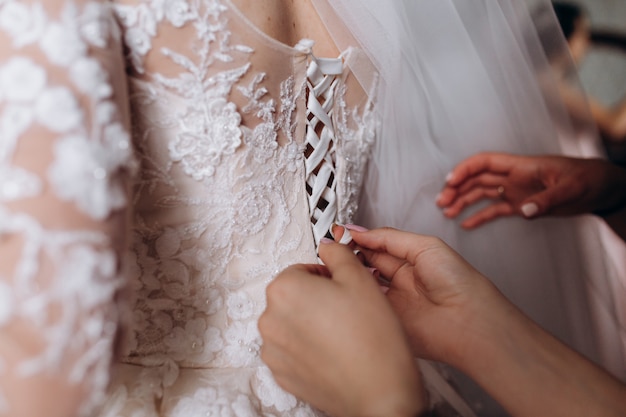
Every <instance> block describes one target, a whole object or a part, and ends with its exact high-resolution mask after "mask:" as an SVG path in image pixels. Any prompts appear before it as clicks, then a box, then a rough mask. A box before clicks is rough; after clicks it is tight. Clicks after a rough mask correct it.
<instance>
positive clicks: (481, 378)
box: [459, 305, 626, 417]
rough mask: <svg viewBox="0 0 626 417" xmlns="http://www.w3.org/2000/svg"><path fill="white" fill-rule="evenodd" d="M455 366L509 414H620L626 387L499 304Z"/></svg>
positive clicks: (625, 401) (624, 406) (625, 408)
mask: <svg viewBox="0 0 626 417" xmlns="http://www.w3.org/2000/svg"><path fill="white" fill-rule="evenodd" d="M483 321H484V323H483V324H482V325H481V327H480V329H481V330H479V334H478V335H477V339H478V340H482V342H479V343H476V344H475V345H474V346H473V348H472V351H470V352H468V353H467V355H466V356H465V357H466V358H467V360H465V361H464V363H462V364H459V367H460V368H461V369H462V370H464V371H465V372H466V373H467V374H468V375H470V376H471V377H472V378H473V379H475V380H476V381H477V382H478V383H479V384H480V385H481V386H482V387H483V388H484V389H486V390H487V391H488V392H489V393H490V394H491V395H492V396H493V397H494V398H495V399H496V400H497V401H499V402H500V403H501V404H502V406H503V407H505V408H506V409H507V410H508V411H509V412H510V413H511V414H512V415H513V416H518V417H524V416H533V417H534V416H540V415H549V416H551V417H558V416H564V417H565V416H567V417H576V416H581V417H582V416H586V417H587V416H604V417H609V416H623V415H624V413H626V389H625V387H624V386H623V385H622V384H621V383H620V382H619V381H617V380H616V379H614V378H613V377H611V376H610V375H609V374H608V373H605V372H604V371H603V370H601V369H600V368H598V367H596V366H595V365H594V364H593V363H591V362H590V361H588V360H587V359H585V358H583V357H582V356H580V355H579V354H577V353H576V352H574V351H572V350H571V349H569V348H568V347H566V346H565V345H564V344H562V343H561V342H559V341H558V340H557V339H555V338H554V337H552V336H551V335H549V334H548V333H547V332H545V331H543V330H542V329H541V328H540V327H539V326H537V325H535V324H534V323H533V322H532V321H531V320H529V319H528V318H527V317H525V316H524V315H523V314H522V313H521V312H519V311H518V310H517V309H515V308H514V307H513V306H512V305H511V306H504V307H503V308H502V309H501V313H500V314H497V315H494V314H493V311H492V312H491V313H490V315H489V316H485V317H484V318H483Z"/></svg>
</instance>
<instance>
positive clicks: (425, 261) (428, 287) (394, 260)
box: [348, 226, 507, 365]
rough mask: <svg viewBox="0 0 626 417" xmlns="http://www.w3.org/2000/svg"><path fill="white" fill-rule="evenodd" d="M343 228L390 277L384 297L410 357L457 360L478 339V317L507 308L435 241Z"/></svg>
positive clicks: (392, 232)
mask: <svg viewBox="0 0 626 417" xmlns="http://www.w3.org/2000/svg"><path fill="white" fill-rule="evenodd" d="M348 228H349V229H350V230H351V234H352V239H353V241H354V242H355V243H356V244H357V245H358V246H359V249H361V250H362V253H363V254H364V255H365V257H366V258H367V263H368V264H369V265H370V266H372V267H374V268H376V269H378V271H380V273H381V274H382V276H383V277H384V278H386V279H387V280H389V281H390V286H389V290H388V291H387V293H386V295H387V299H388V300H389V302H390V304H391V306H392V307H393V309H394V310H395V312H396V314H397V315H398V317H399V318H400V321H401V322H402V324H403V326H404V329H405V331H406V333H407V335H408V337H409V342H410V344H411V347H412V349H413V352H414V354H415V355H416V356H419V357H422V358H426V359H434V360H437V361H441V362H446V363H450V364H452V365H456V364H461V363H463V362H464V361H465V356H466V354H467V353H468V352H469V351H470V350H471V348H472V346H473V343H474V342H475V341H476V338H477V337H478V338H480V337H481V334H480V326H481V325H482V324H483V323H484V320H483V319H484V318H485V317H488V316H490V315H492V314H498V312H499V311H500V310H499V309H502V308H507V307H506V306H507V303H506V300H505V299H504V297H503V296H502V295H501V294H500V292H499V291H498V290H497V289H496V288H495V287H494V286H493V285H492V284H491V282H490V281H489V280H487V278H485V277H484V276H482V275H481V274H480V273H479V272H478V271H476V269H474V268H473V267H472V266H471V265H470V264H469V263H467V261H465V260H464V259H463V258H462V257H461V256H460V255H459V254H457V253H456V252H455V251H454V250H452V249H451V248H450V247H449V246H447V245H446V244H445V243H444V242H442V241H441V240H439V239H437V238H434V237H428V236H420V235H416V234H413V233H409V232H403V231H399V230H395V229H376V230H372V231H363V229H361V228H359V227H354V226H348Z"/></svg>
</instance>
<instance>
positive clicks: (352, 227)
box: [344, 224, 369, 232]
mask: <svg viewBox="0 0 626 417" xmlns="http://www.w3.org/2000/svg"><path fill="white" fill-rule="evenodd" d="M344 227H345V228H346V229H348V230H352V231H353V232H369V229H366V228H365V227H363V226H358V225H356V224H346V225H345V226H344Z"/></svg>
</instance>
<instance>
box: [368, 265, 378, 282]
mask: <svg viewBox="0 0 626 417" xmlns="http://www.w3.org/2000/svg"><path fill="white" fill-rule="evenodd" d="M367 270H368V271H370V274H372V275H373V276H374V278H376V279H377V280H378V279H379V278H380V271H379V270H378V269H376V268H367Z"/></svg>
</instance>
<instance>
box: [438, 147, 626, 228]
mask: <svg viewBox="0 0 626 417" xmlns="http://www.w3.org/2000/svg"><path fill="white" fill-rule="evenodd" d="M624 190H626V170H624V169H622V168H619V167H617V166H615V165H613V164H611V163H609V162H607V161H604V160H600V159H576V158H568V157H561V156H538V157H532V156H531V157H529V156H515V155H509V154H496V153H483V154H478V155H475V156H473V157H470V158H468V159H466V160H465V161H463V162H461V163H460V164H459V165H457V166H456V168H455V169H454V170H453V171H452V172H451V173H450V175H449V176H448V178H447V184H446V186H445V188H444V189H443V191H442V192H441V194H440V195H439V197H438V199H437V204H438V205H439V206H440V207H442V208H443V209H444V214H445V215H446V216H448V217H450V218H455V217H457V216H458V215H459V214H460V213H461V212H462V211H463V210H464V209H465V208H467V207H468V206H471V205H472V204H475V203H476V202H478V201H480V200H482V199H491V200H493V202H492V203H491V204H490V205H489V206H487V207H486V208H484V209H482V210H480V211H478V212H477V213H475V214H473V215H471V216H470V217H468V218H467V219H465V220H464V221H463V223H462V226H463V227H465V228H468V229H472V228H475V227H478V226H480V225H482V224H484V223H486V222H489V221H492V220H494V219H496V218H498V217H502V216H512V215H519V216H522V217H525V218H536V217H541V216H546V215H555V216H565V215H575V214H583V213H590V212H599V213H602V212H605V211H612V210H615V209H618V208H620V207H623V206H624V205H626V192H625V191H624Z"/></svg>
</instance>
